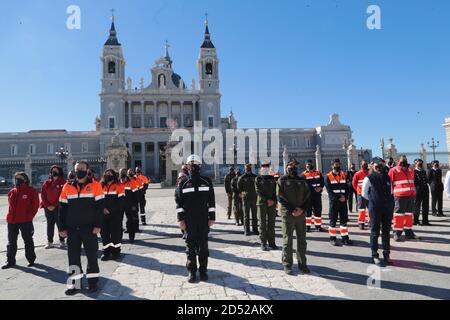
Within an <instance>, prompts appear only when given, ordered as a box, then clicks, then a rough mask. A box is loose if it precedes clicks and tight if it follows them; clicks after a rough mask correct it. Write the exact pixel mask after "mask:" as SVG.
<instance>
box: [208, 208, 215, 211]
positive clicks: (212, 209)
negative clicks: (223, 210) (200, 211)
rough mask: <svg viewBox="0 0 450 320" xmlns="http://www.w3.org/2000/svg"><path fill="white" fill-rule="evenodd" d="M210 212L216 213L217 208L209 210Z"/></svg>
mask: <svg viewBox="0 0 450 320" xmlns="http://www.w3.org/2000/svg"><path fill="white" fill-rule="evenodd" d="M208 211H209V212H216V208H209V210H208Z"/></svg>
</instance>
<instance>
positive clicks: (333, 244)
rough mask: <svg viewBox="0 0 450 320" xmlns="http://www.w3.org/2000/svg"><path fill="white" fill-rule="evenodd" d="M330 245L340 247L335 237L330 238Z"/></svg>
mask: <svg viewBox="0 0 450 320" xmlns="http://www.w3.org/2000/svg"><path fill="white" fill-rule="evenodd" d="M330 244H331V245H332V246H333V247H337V246H338V243H337V239H336V238H335V237H331V238H330Z"/></svg>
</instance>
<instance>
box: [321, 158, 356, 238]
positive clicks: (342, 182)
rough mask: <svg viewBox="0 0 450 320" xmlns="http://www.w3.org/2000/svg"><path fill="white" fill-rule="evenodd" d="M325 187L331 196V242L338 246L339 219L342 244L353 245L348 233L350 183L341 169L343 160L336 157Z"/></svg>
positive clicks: (329, 196) (329, 230)
mask: <svg viewBox="0 0 450 320" xmlns="http://www.w3.org/2000/svg"><path fill="white" fill-rule="evenodd" d="M325 187H326V188H327V191H328V198H329V219H330V226H329V229H328V233H329V234H330V244H331V245H332V246H337V245H338V243H337V228H336V226H337V222H338V220H339V224H340V228H339V231H340V233H341V237H342V244H343V245H346V246H351V245H352V244H353V242H352V241H351V240H350V237H349V233H348V225H347V224H348V208H347V197H348V185H347V181H346V177H345V173H344V171H342V170H341V161H340V160H339V159H335V160H334V161H333V162H332V170H331V171H330V172H329V173H328V174H327V177H326V178H325Z"/></svg>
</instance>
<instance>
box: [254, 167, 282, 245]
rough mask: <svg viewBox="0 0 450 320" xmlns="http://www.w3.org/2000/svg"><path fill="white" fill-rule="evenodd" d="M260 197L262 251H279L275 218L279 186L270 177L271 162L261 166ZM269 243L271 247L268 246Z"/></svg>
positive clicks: (258, 203) (257, 181)
mask: <svg viewBox="0 0 450 320" xmlns="http://www.w3.org/2000/svg"><path fill="white" fill-rule="evenodd" d="M255 186H256V193H257V195H258V200H257V206H258V220H259V236H260V239H261V249H262V250H263V251H268V250H269V248H270V249H272V250H277V249H278V247H277V245H276V243H275V218H276V214H277V211H276V207H277V185H276V180H275V177H273V176H271V175H270V162H268V163H263V164H261V169H260V175H259V176H258V177H257V178H256V180H255ZM267 243H268V244H269V246H267Z"/></svg>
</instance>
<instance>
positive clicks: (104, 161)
mask: <svg viewBox="0 0 450 320" xmlns="http://www.w3.org/2000/svg"><path fill="white" fill-rule="evenodd" d="M98 162H99V163H100V172H99V175H100V176H102V174H103V171H105V168H104V166H105V163H107V162H108V161H107V160H106V159H105V158H104V157H100V159H99V160H98Z"/></svg>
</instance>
